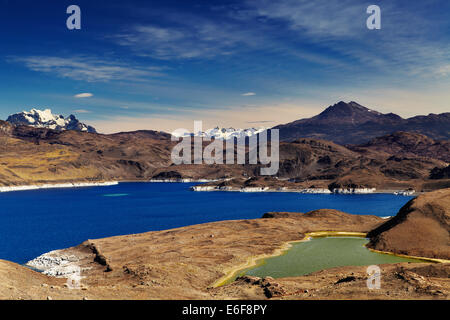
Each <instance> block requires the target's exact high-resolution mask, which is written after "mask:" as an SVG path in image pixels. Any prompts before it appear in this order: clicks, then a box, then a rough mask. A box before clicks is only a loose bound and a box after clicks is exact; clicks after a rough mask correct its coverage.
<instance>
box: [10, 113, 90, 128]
mask: <svg viewBox="0 0 450 320" xmlns="http://www.w3.org/2000/svg"><path fill="white" fill-rule="evenodd" d="M6 121H7V122H9V123H11V124H14V125H18V126H20V125H24V126H31V127H34V128H48V129H53V130H75V131H83V132H92V133H94V132H97V131H96V130H95V129H94V128H93V127H91V126H88V125H86V124H84V123H82V122H80V121H79V120H78V119H77V118H76V117H75V116H74V115H73V114H71V115H70V116H68V117H67V118H64V116H62V115H54V114H53V113H52V110H50V109H45V110H38V109H31V111H29V112H27V111H22V112H19V113H16V114H13V115H10V116H9V117H8V119H6Z"/></svg>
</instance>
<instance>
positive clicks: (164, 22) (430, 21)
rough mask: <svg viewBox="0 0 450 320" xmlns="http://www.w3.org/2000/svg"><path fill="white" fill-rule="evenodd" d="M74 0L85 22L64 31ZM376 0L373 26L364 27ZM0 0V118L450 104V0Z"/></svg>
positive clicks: (113, 123) (256, 116) (215, 118)
mask: <svg viewBox="0 0 450 320" xmlns="http://www.w3.org/2000/svg"><path fill="white" fill-rule="evenodd" d="M71 4H77V5H79V6H80V8H81V12H82V21H81V23H82V29H81V30H68V29H67V28H66V19H67V17H68V14H66V8H67V7H68V6H69V5H71ZM371 4H376V5H379V6H380V8H381V18H382V22H381V27H382V28H381V30H368V29H367V27H366V19H367V17H368V16H369V15H368V14H367V13H366V8H367V7H368V6H369V5H371ZM0 5H1V9H0V37H1V40H2V44H1V47H0V48H1V49H0V71H1V72H0V92H1V95H0V118H2V119H5V118H6V117H7V116H8V115H9V114H11V113H15V112H19V111H22V110H29V109H31V108H32V107H35V108H41V109H42V108H45V107H46V108H51V109H52V110H53V112H54V113H58V114H64V115H68V114H70V113H73V114H76V115H77V116H78V117H79V118H80V119H82V120H83V121H85V122H87V123H89V124H92V125H94V126H95V127H97V129H98V130H99V131H100V132H115V131H121V130H134V129H157V130H165V131H170V130H173V129H176V128H179V127H185V128H187V129H192V128H191V127H192V125H193V123H192V122H193V120H203V121H204V125H205V126H206V127H208V128H209V127H212V126H215V125H220V126H235V127H249V126H259V125H264V126H272V125H276V124H279V123H285V122H289V121H293V120H296V119H299V118H304V117H309V116H312V115H315V114H317V113H319V112H320V111H322V110H323V108H325V107H326V106H328V105H330V104H333V103H335V102H337V101H339V100H345V101H351V100H354V101H357V102H359V103H361V104H363V105H366V106H367V107H370V108H373V109H376V110H379V111H381V112H395V113H397V114H399V115H401V116H404V117H408V116H413V115H416V114H428V113H441V112H449V111H450V105H449V104H450V91H449V88H450V20H449V16H450V2H449V1H447V0H439V1H438V0H428V1H414V3H411V1H395V0H389V1H382V0H381V1H380V0H378V1H375V0H373V1H358V0H319V1H306V0H277V1H273V0H262V1H257V0H251V1H245V0H241V1H167V0H165V1H118V0H109V1H102V0H96V1H82V0H72V1H64V0H59V1H34V2H32V1H21V0H16V1H12V0H0ZM81 93H90V95H87V94H86V95H82V96H84V97H83V98H81V97H77V95H79V94H81Z"/></svg>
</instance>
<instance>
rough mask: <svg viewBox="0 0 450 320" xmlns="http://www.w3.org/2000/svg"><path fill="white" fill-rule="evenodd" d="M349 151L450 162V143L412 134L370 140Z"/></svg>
mask: <svg viewBox="0 0 450 320" xmlns="http://www.w3.org/2000/svg"><path fill="white" fill-rule="evenodd" d="M350 149H351V150H354V151H358V152H363V151H364V150H374V151H380V152H386V153H387V154H391V155H396V156H399V157H409V158H411V157H427V158H433V159H440V160H442V161H445V162H450V141H435V140H433V139H431V138H429V137H427V136H425V135H423V134H419V133H413V132H402V131H400V132H394V133H393V134H389V135H386V136H382V137H377V138H375V139H372V140H371V141H369V142H368V143H366V144H362V145H359V146H350Z"/></svg>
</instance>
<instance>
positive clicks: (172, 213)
mask: <svg viewBox="0 0 450 320" xmlns="http://www.w3.org/2000/svg"><path fill="white" fill-rule="evenodd" d="M192 185H195V184H189V183H120V184H119V185H115V186H108V187H87V188H74V189H47V190H30V191H21V192H9V193H0V259H6V260H11V261H15V262H18V263H25V262H26V261H28V260H30V259H32V258H35V257H37V256H38V255H40V254H42V253H44V252H48V251H51V250H55V249H61V248H67V247H71V246H74V245H77V244H79V243H81V242H83V241H85V240H87V239H95V238H102V237H109V236H115V235H123V234H130V233H139V232H146V231H154V230H164V229H169V228H175V227H181V226H187V225H192V224H199V223H204V222H211V221H220V220H234V219H252V218H260V217H261V216H262V215H263V214H264V213H265V212H268V211H292V212H307V211H311V210H314V209H321V208H331V209H339V210H342V211H346V212H349V213H354V214H374V215H378V216H392V215H395V214H396V213H397V211H398V209H400V207H402V206H403V205H404V204H405V203H406V202H407V201H408V200H409V199H411V197H403V196H394V195H390V194H368V195H324V194H298V193H280V192H268V193H240V192H193V191H190V190H189V187H190V186H192Z"/></svg>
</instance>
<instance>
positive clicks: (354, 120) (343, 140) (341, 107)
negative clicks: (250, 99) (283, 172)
mask: <svg viewBox="0 0 450 320" xmlns="http://www.w3.org/2000/svg"><path fill="white" fill-rule="evenodd" d="M448 128H450V113H442V114H429V115H428V116H416V117H412V118H408V119H403V118H402V117H400V116H398V115H396V114H393V113H388V114H383V113H380V112H377V111H375V110H370V109H368V108H366V107H363V106H361V105H360V104H358V103H356V102H353V101H352V102H349V103H345V102H343V101H340V102H339V103H337V104H335V105H333V106H330V107H328V108H327V109H326V110H325V111H323V112H322V113H320V114H319V115H317V116H314V117H312V118H308V119H301V120H297V121H294V122H291V123H287V124H283V125H279V126H276V127H274V129H279V130H280V138H281V139H282V140H284V141H293V140H296V139H298V138H301V137H306V138H315V139H323V140H329V141H333V142H336V143H339V144H360V143H366V142H367V141H369V140H370V139H373V138H375V137H380V136H383V135H386V134H390V133H392V132H395V131H409V132H417V133H421V134H424V135H427V136H429V137H431V138H433V139H435V140H449V139H450V132H449V130H448Z"/></svg>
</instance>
